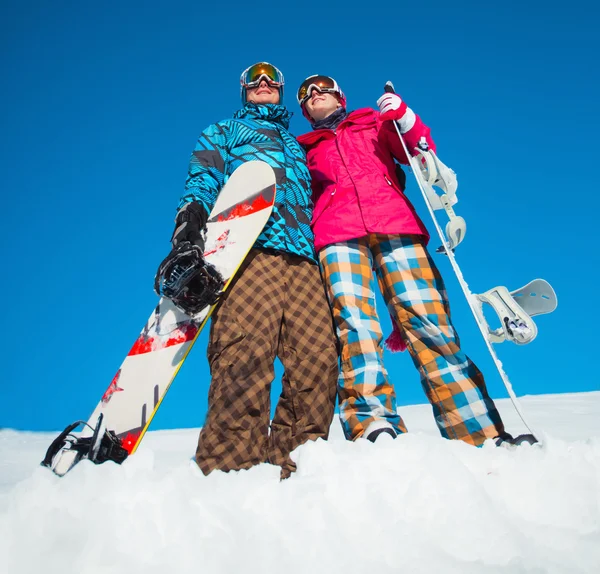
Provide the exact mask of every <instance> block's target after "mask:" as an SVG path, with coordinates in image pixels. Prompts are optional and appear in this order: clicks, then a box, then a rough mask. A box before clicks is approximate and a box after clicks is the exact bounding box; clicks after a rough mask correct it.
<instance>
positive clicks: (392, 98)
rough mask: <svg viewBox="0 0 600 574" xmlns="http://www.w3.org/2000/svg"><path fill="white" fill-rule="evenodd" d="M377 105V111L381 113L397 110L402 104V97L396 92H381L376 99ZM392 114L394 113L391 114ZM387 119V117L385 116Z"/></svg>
mask: <svg viewBox="0 0 600 574" xmlns="http://www.w3.org/2000/svg"><path fill="white" fill-rule="evenodd" d="M377 105H378V106H379V111H380V112H381V113H382V114H385V113H387V112H392V111H394V110H398V109H399V108H400V106H401V105H402V98H401V97H400V96H399V95H398V94H389V93H386V94H383V96H381V97H380V98H379V99H378V100H377ZM393 115H394V116H395V115H396V114H393ZM385 119H387V118H385ZM390 119H399V118H395V117H394V118H390Z"/></svg>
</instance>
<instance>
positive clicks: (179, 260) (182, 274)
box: [154, 241, 225, 315]
mask: <svg viewBox="0 0 600 574" xmlns="http://www.w3.org/2000/svg"><path fill="white" fill-rule="evenodd" d="M224 286H225V281H224V280H223V277H221V274H220V273H219V272H218V271H217V269H216V268H215V267H214V266H213V265H211V264H210V263H207V262H206V261H205V260H204V256H203V253H202V250H201V249H200V247H199V246H198V245H194V244H193V243H190V242H189V241H184V242H182V243H179V244H178V245H177V246H176V247H174V248H173V249H172V251H171V252H170V253H169V255H167V257H166V258H165V259H164V260H163V262H162V263H161V264H160V266H159V268H158V271H157V273H156V278H155V280H154V290H155V291H156V293H157V294H158V295H160V296H162V297H166V298H167V299H170V300H171V301H172V302H173V304H174V305H175V306H177V307H178V308H179V309H181V310H182V311H183V312H184V313H186V314H188V315H196V314H197V313H199V312H200V311H202V309H204V308H205V307H207V306H210V305H215V304H216V303H217V302H218V300H219V297H220V296H221V293H222V292H223V287H224Z"/></svg>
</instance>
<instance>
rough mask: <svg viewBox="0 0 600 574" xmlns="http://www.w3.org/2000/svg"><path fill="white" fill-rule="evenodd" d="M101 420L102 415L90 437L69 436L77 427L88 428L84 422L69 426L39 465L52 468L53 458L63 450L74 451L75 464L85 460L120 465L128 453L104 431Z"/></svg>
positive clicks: (119, 442) (111, 433) (111, 435)
mask: <svg viewBox="0 0 600 574" xmlns="http://www.w3.org/2000/svg"><path fill="white" fill-rule="evenodd" d="M103 418H104V416H103V415H102V414H101V415H100V416H99V417H98V423H97V425H96V428H94V429H93V431H94V432H93V434H92V436H88V437H76V436H74V435H72V434H71V433H72V432H73V431H74V430H75V429H76V428H77V427H78V426H79V425H85V426H87V427H89V425H88V424H87V423H86V422H84V421H77V422H74V423H73V424H70V425H69V426H68V427H67V428H66V429H65V430H64V431H62V432H61V433H60V434H59V435H58V436H57V437H56V438H55V439H54V440H53V441H52V444H51V445H50V446H49V447H48V450H47V452H46V456H45V457H44V460H42V462H41V463H40V464H41V465H42V466H47V467H49V468H52V462H53V461H54V457H55V456H56V455H57V454H58V453H59V452H60V451H62V450H63V449H67V450H73V451H76V452H77V459H76V462H78V461H80V460H82V459H87V460H91V461H92V462H93V463H94V464H102V463H103V462H106V461H108V460H111V461H113V462H116V463H117V464H121V463H122V462H123V461H124V460H125V459H126V458H127V457H128V456H129V453H128V452H127V450H126V449H125V448H123V446H122V443H121V440H120V439H119V438H118V437H117V436H116V435H115V434H114V433H113V432H112V431H109V430H104V427H103V425H102V419H103ZM89 428H91V427H89ZM102 431H103V432H102Z"/></svg>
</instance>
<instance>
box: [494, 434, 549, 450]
mask: <svg viewBox="0 0 600 574" xmlns="http://www.w3.org/2000/svg"><path fill="white" fill-rule="evenodd" d="M494 442H495V443H496V446H503V447H505V448H511V447H515V446H521V445H522V444H530V445H531V444H535V443H537V442H538V440H537V439H536V438H535V437H534V436H533V435H532V434H520V435H519V436H517V437H515V438H513V436H512V435H510V434H508V433H504V434H502V435H501V436H499V437H497V438H495V439H494Z"/></svg>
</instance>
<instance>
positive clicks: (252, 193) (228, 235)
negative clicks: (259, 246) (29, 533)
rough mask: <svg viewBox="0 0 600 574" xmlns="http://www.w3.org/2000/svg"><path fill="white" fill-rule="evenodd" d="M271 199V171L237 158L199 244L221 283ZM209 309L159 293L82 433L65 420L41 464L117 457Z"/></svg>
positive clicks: (139, 429)
mask: <svg viewBox="0 0 600 574" xmlns="http://www.w3.org/2000/svg"><path fill="white" fill-rule="evenodd" d="M274 203H275V173H274V172H273V169H272V168H271V167H270V166H269V165H268V164H266V163H265V162H262V161H248V162H245V163H243V164H242V165H241V166H240V167H238V168H237V169H236V170H235V171H234V172H233V174H232V175H231V176H230V177H229V179H228V180H227V182H226V184H225V185H224V186H223V188H222V190H221V192H220V193H219V195H218V197H217V201H216V202H215V205H214V208H213V210H212V211H211V213H210V215H209V218H208V221H207V224H206V228H207V233H206V242H205V249H204V258H205V260H206V261H207V262H208V263H210V264H212V265H214V266H215V268H216V269H217V271H219V273H220V274H221V276H222V277H223V279H224V280H225V286H224V289H223V290H226V289H227V287H228V286H229V284H230V283H231V281H232V279H233V278H234V276H235V274H236V271H237V270H238V269H239V268H240V266H241V265H242V263H243V261H244V259H245V257H246V255H247V254H248V252H249V251H250V249H251V248H252V246H253V245H254V242H255V241H256V239H257V238H258V236H259V235H260V233H261V232H262V230H263V228H264V226H265V224H266V223H267V221H268V219H269V217H270V215H271V212H272V210H273V205H274ZM214 308H215V305H212V306H210V305H209V306H207V307H205V308H204V309H202V311H200V312H199V313H197V314H196V315H194V316H189V315H187V314H185V313H184V312H183V311H182V310H181V309H179V308H178V307H176V306H175V305H174V304H173V303H172V302H171V301H170V300H169V299H166V298H164V297H162V298H161V299H160V300H159V302H158V305H157V306H156V308H155V309H154V311H153V312H152V314H151V315H150V318H149V319H148V321H147V323H146V324H145V325H144V328H143V329H142V331H141V333H140V334H139V336H138V337H137V339H136V340H135V342H134V344H133V346H132V347H131V349H130V351H129V352H128V353H127V356H126V357H125V360H124V361H123V363H122V364H121V366H120V368H119V369H118V371H117V372H116V374H115V376H114V377H113V379H112V381H111V382H110V384H109V385H108V388H107V389H106V391H105V392H104V394H103V395H102V397H101V399H100V401H99V402H98V404H97V406H96V408H95V409H94V411H93V413H92V414H91V416H90V418H89V419H88V421H87V423H86V424H85V426H84V429H83V431H82V432H81V435H80V436H79V437H74V436H73V435H72V434H71V432H72V430H73V429H74V428H76V427H77V426H79V424H81V423H82V421H79V422H78V423H74V424H73V425H71V426H69V427H67V429H65V431H64V432H63V433H61V435H59V437H57V439H56V440H55V441H54V442H53V443H52V445H50V448H49V449H48V453H47V454H46V458H45V459H44V461H42V464H43V465H44V466H48V467H49V468H51V469H52V471H53V472H54V473H55V474H57V475H58V476H63V475H65V474H66V473H67V472H68V471H69V470H70V469H71V468H73V466H74V465H75V464H77V462H79V461H80V460H82V459H85V458H89V459H91V460H94V459H98V457H97V455H98V452H99V450H100V449H102V450H103V452H104V454H105V455H106V451H107V450H108V451H111V450H112V451H113V453H115V452H116V453H117V454H116V456H111V455H110V452H109V453H108V460H115V461H116V462H119V463H120V462H122V460H124V459H125V458H126V457H127V456H128V455H130V454H133V453H134V452H135V451H136V449H137V448H138V446H139V445H140V442H141V441H142V439H143V437H144V434H145V433H146V431H147V430H148V427H149V425H150V423H151V421H152V418H153V417H154V415H155V414H156V412H157V411H158V408H159V407H160V405H161V402H162V401H163V399H164V398H165V395H166V393H167V391H168V389H169V387H170V385H171V383H172V382H173V380H174V379H175V377H176V375H177V372H178V371H179V369H180V368H181V366H182V365H183V362H184V361H185V358H186V356H187V354H188V353H189V352H190V350H191V349H192V347H193V345H194V342H195V341H196V339H197V338H198V335H199V334H200V333H201V332H202V329H203V328H204V327H205V325H206V324H207V323H208V319H209V317H210V315H211V313H212V311H213V309H214ZM82 439H83V440H82ZM77 441H79V443H78V442H77ZM82 444H84V445H85V446H84V447H82V446H81V445H82ZM77 445H78V446H77ZM104 459H105V460H106V459H107V458H106V457H104ZM100 462H102V460H100Z"/></svg>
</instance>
